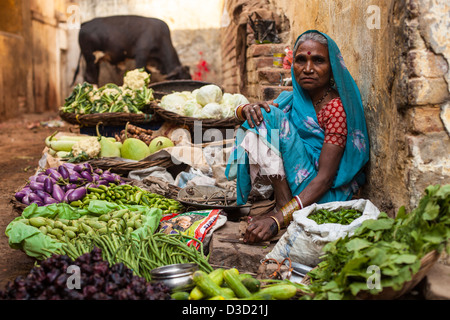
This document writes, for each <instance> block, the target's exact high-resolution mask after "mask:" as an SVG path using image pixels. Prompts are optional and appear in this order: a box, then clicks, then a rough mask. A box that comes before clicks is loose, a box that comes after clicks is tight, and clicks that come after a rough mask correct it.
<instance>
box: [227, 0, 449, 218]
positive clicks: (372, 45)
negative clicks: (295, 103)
mask: <svg viewBox="0 0 450 320" xmlns="http://www.w3.org/2000/svg"><path fill="white" fill-rule="evenodd" d="M252 6H253V7H252ZM225 9H226V10H227V12H228V14H229V16H230V23H229V24H228V25H227V27H226V28H222V60H223V70H224V71H223V73H224V85H225V87H226V88H229V89H230V90H236V91H241V92H244V93H247V94H248V95H249V96H250V97H251V98H253V99H254V100H257V99H258V98H269V99H270V98H273V97H271V96H272V95H276V94H277V91H276V90H273V91H271V92H269V93H271V94H267V92H266V91H264V86H268V85H269V84H270V83H268V82H270V81H272V82H275V79H276V78H277V76H276V74H274V73H273V72H271V71H270V70H267V72H266V70H264V68H267V67H268V66H269V65H270V55H271V54H272V53H273V52H276V51H279V50H280V49H281V47H280V45H278V44H277V45H254V44H252V43H251V42H250V41H248V40H249V39H248V38H247V43H246V44H245V46H243V45H242V42H243V38H244V36H243V35H242V34H240V33H242V32H243V31H244V30H247V37H248V33H249V32H251V29H248V27H247V29H245V27H244V26H243V24H245V23H246V20H245V15H243V14H242V13H243V12H245V11H247V12H252V11H254V10H263V9H265V10H270V11H271V12H272V14H273V16H275V17H278V19H280V20H281V21H279V25H280V27H282V30H281V32H282V34H283V36H282V45H289V46H290V47H291V48H292V46H293V43H294V41H295V39H296V38H297V37H298V35H299V34H301V33H302V32H304V31H306V30H308V29H316V30H319V31H322V32H325V33H327V34H328V35H330V36H331V37H332V38H333V39H334V40H335V41H336V43H337V44H338V46H339V47H340V49H341V52H342V55H343V57H344V60H345V64H346V66H347V67H348V69H349V71H350V73H351V74H352V75H353V77H354V79H355V81H356V83H357V84H358V86H359V88H360V91H361V96H362V100H363V104H364V107H365V115H366V120H367V125H368V131H369V138H370V147H371V152H370V162H369V164H368V165H367V167H366V173H367V183H366V185H365V187H364V188H363V190H362V193H361V194H360V195H361V196H362V197H365V198H368V199H370V200H372V201H373V202H374V203H375V204H376V205H377V206H378V207H379V208H380V209H382V210H384V211H386V212H388V213H389V214H391V215H394V214H395V213H396V211H397V210H398V208H399V207H400V206H403V205H405V206H406V207H407V208H412V207H414V206H415V205H416V204H417V201H418V199H419V198H420V197H421V196H422V195H423V191H424V189H425V188H426V186H428V185H430V184H435V183H441V184H443V183H449V182H450V172H449V171H450V167H449V159H450V158H449V155H450V153H449V150H450V144H449V143H450V142H449V132H450V131H449V129H450V125H449V118H450V108H449V98H448V97H449V89H448V88H449V84H450V82H449V70H448V62H449V48H450V46H449V43H448V39H449V36H448V32H449V31H448V30H449V29H448V18H449V5H448V2H446V1H444V0H437V1H430V0H402V1H394V0H388V1H381V0H378V1H377V0H370V1H369V0H362V1H359V2H358V4H357V5H355V4H353V3H348V2H347V1H343V0H324V1H319V0H315V1H306V0H305V1H303V0H299V1H289V0H268V1H245V2H244V1H237V0H229V1H227V2H226V5H225ZM283 32H284V33H283ZM242 47H243V49H242ZM264 47H266V48H264ZM238 49H239V50H240V54H236V51H237V50H238ZM244 51H245V57H246V61H245V63H244V65H245V67H242V62H240V63H239V61H240V60H239V57H240V59H242V57H243V56H244ZM262 52H264V54H262ZM264 64H265V67H264ZM270 79H271V80H270ZM272 84H273V83H272ZM258 86H259V87H258ZM278 89H279V90H281V89H282V88H278Z"/></svg>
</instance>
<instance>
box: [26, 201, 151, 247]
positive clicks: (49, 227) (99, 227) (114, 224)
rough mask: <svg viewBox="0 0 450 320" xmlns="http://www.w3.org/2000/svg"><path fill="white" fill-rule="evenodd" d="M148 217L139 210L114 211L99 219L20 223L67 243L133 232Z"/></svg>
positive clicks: (38, 218) (43, 220) (86, 217)
mask: <svg viewBox="0 0 450 320" xmlns="http://www.w3.org/2000/svg"><path fill="white" fill-rule="evenodd" d="M145 219H146V216H145V215H144V214H143V212H142V211H139V210H138V209H133V210H131V209H120V210H113V211H111V212H110V213H106V214H103V215H101V216H99V217H95V216H90V215H84V216H82V217H81V218H79V219H73V220H68V219H60V218H56V219H50V218H46V217H32V218H29V219H22V220H20V222H22V223H25V224H29V225H31V226H33V227H36V228H38V229H39V230H40V231H41V232H42V233H43V234H45V235H47V236H49V237H50V238H53V239H57V240H60V241H65V240H67V239H73V238H76V237H78V236H80V235H88V236H91V235H94V234H95V233H96V232H97V233H100V234H105V233H107V232H108V231H120V232H125V231H128V232H133V231H134V230H136V229H138V228H140V227H142V225H143V223H145Z"/></svg>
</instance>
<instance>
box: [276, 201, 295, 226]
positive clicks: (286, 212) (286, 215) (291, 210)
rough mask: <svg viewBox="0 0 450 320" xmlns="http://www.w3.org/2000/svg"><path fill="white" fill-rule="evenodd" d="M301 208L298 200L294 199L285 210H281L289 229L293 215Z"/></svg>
mask: <svg viewBox="0 0 450 320" xmlns="http://www.w3.org/2000/svg"><path fill="white" fill-rule="evenodd" d="M299 208H300V205H299V203H298V201H297V199H295V198H293V199H292V200H291V201H289V202H288V203H287V204H286V205H285V206H284V207H283V208H281V210H280V211H281V213H282V214H283V223H284V225H285V226H286V227H287V226H288V225H289V222H291V220H292V214H293V213H294V212H295V211H296V210H298V209H299Z"/></svg>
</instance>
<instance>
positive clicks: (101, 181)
mask: <svg viewBox="0 0 450 320" xmlns="http://www.w3.org/2000/svg"><path fill="white" fill-rule="evenodd" d="M96 183H97V185H103V186H109V182H108V180H99V181H97V182H96Z"/></svg>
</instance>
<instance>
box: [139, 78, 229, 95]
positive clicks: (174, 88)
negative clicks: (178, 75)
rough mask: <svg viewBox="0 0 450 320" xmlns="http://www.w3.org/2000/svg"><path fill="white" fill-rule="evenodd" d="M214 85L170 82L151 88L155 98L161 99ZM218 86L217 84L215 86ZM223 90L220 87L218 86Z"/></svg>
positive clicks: (182, 81)
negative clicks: (171, 94)
mask: <svg viewBox="0 0 450 320" xmlns="http://www.w3.org/2000/svg"><path fill="white" fill-rule="evenodd" d="M208 84H214V83H211V82H204V81H195V80H170V81H161V82H155V83H150V85H149V86H148V87H149V88H151V89H153V97H155V99H161V98H162V97H163V96H165V95H166V94H170V93H173V92H181V91H194V90H195V89H199V88H201V87H203V86H205V85H208ZM215 85H216V86H218V85H217V84H215ZM218 87H219V88H221V87H220V86H218ZM221 89H222V91H223V88H221Z"/></svg>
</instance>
